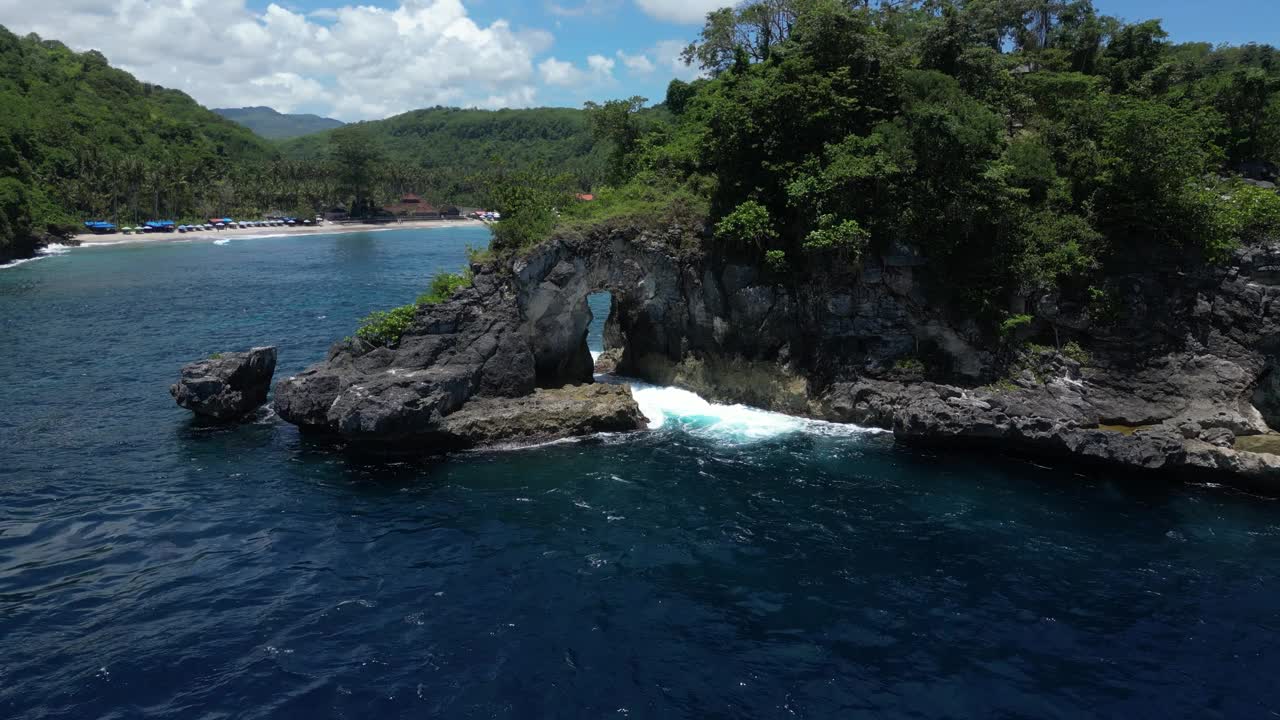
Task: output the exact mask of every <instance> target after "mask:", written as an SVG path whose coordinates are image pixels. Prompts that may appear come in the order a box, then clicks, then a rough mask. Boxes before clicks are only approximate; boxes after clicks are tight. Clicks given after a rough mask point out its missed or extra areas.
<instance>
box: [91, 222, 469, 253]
mask: <svg viewBox="0 0 1280 720" xmlns="http://www.w3.org/2000/svg"><path fill="white" fill-rule="evenodd" d="M484 226H485V223H483V222H481V221H479V220H470V219H467V220H405V221H403V222H397V223H379V224H370V225H363V224H356V225H351V224H338V223H328V222H326V223H324V224H322V225H312V226H307V225H302V226H298V227H258V228H235V229H226V230H208V231H200V232H186V233H180V232H176V231H175V232H171V233H147V234H144V235H125V234H124V233H118V232H117V233H107V234H105V235H88V234H85V235H77V236H76V239H77V240H79V241H80V245H81V246H83V247H89V246H92V245H123V244H127V243H136V244H139V245H142V244H146V243H159V242H175V241H179V240H181V241H189V240H221V239H224V238H237V237H238V238H253V237H285V236H288V235H336V234H338V233H358V232H376V231H379V230H409V229H417V228H422V229H426V230H429V229H432V228H441V229H443V228H456V227H484Z"/></svg>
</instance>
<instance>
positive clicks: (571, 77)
mask: <svg viewBox="0 0 1280 720" xmlns="http://www.w3.org/2000/svg"><path fill="white" fill-rule="evenodd" d="M615 65H616V63H615V62H614V61H613V59H612V58H607V57H605V56H603V55H591V56H589V57H588V58H587V66H586V68H585V69H584V68H580V67H578V66H576V65H574V64H573V63H571V62H565V61H563V60H557V59H556V58H554V57H549V58H547V59H546V60H543V61H542V62H541V63H538V72H539V73H540V74H541V75H542V81H543V82H544V83H546V84H548V85H559V86H561V87H577V88H583V87H589V86H590V87H594V86H598V85H604V84H607V83H611V82H613V68H614V66H615Z"/></svg>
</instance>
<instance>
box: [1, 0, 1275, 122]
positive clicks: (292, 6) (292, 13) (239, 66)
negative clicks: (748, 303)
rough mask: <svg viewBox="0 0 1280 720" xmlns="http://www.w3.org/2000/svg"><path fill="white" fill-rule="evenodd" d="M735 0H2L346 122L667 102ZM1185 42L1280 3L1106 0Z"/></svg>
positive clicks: (218, 93) (161, 69)
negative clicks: (429, 113) (424, 113)
mask: <svg viewBox="0 0 1280 720" xmlns="http://www.w3.org/2000/svg"><path fill="white" fill-rule="evenodd" d="M722 2H724V0H363V1H362V2H361V1H360V0H356V1H355V2H352V0H274V2H271V1H268V0H144V1H142V2H139V1H138V0H56V2H55V5H56V6H57V8H58V11H57V12H49V7H48V5H47V3H33V2H31V0H0V24H4V25H6V26H8V27H9V28H10V29H12V30H13V31H15V32H18V33H26V32H38V33H40V34H41V35H43V36H44V37H47V38H53V39H58V40H62V41H63V42H66V43H67V44H68V45H70V46H72V47H74V48H76V49H80V50H87V49H96V50H100V51H102V52H103V53H104V54H106V55H107V57H108V58H109V59H110V60H111V61H112V62H113V63H115V64H117V65H119V66H121V67H124V68H125V69H126V70H129V71H130V72H132V73H134V74H135V75H137V76H138V77H139V78H141V79H143V80H146V81H149V82H154V83H158V84H161V85H165V86H168V87H176V88H180V89H182V90H185V91H187V92H188V93H190V94H191V95H193V96H194V97H195V98H196V99H197V100H199V101H200V102H202V103H204V104H205V105H208V106H211V107H225V106H243V105H270V106H272V107H276V108H278V109H280V110H282V111H285V112H315V113H319V114H322V115H330V116H333V117H338V118H340V119H343V120H357V119H366V118H380V117H386V116H388V115H391V114H395V113H399V112H403V111H406V110H410V109H413V108H419V107H427V106H431V105H436V104H441V105H457V106H466V107H489V108H496V107H527V106H531V105H559V106H574V107H576V106H580V105H581V104H582V102H583V101H585V100H604V99H608V98H615V97H626V96H630V95H643V96H645V97H648V98H650V99H651V100H654V101H657V100H660V99H662V97H663V96H664V95H665V89H666V85H667V83H668V82H669V81H670V80H671V78H672V77H674V76H682V77H685V78H691V77H693V74H694V72H693V71H692V70H691V69H689V68H686V67H684V66H683V65H682V64H680V63H679V62H678V61H677V56H678V52H679V49H680V48H681V47H683V46H684V45H685V44H687V43H688V42H689V41H690V40H691V39H692V38H694V37H695V36H696V35H697V32H698V29H699V28H700V26H701V20H700V19H701V18H702V17H703V16H704V14H705V12H706V10H708V9H710V8H713V7H716V6H718V5H720V4H721V3H722ZM1095 4H1096V5H1097V7H1098V8H1099V10H1100V11H1102V12H1104V13H1107V14H1111V15H1117V16H1119V17H1121V18H1124V19H1126V20H1131V21H1136V20H1143V19H1148V18H1152V17H1159V18H1162V19H1163V20H1164V24H1165V28H1166V30H1168V31H1169V32H1170V34H1171V36H1172V38H1173V39H1174V40H1175V41H1209V42H1215V43H1219V42H1229V43H1243V42H1247V41H1250V40H1252V41H1257V42H1266V43H1271V44H1273V45H1277V46H1280V0H1219V2H1213V3H1210V2H1191V1H1190V0H1176V1H1167V0H1166V1H1160V0H1095Z"/></svg>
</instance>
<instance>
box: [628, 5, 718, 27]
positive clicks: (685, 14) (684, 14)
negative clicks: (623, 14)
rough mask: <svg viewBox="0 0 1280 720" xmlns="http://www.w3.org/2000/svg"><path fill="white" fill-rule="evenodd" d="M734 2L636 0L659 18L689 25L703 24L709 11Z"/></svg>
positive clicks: (646, 10) (648, 12)
mask: <svg viewBox="0 0 1280 720" xmlns="http://www.w3.org/2000/svg"><path fill="white" fill-rule="evenodd" d="M734 4H736V3H735V2H734V0H636V5H638V6H639V7H640V9H641V10H643V11H644V12H645V13H647V14H649V15H651V16H653V17H655V18H657V19H659V20H665V21H667V22H673V23H684V24H689V25H692V24H697V25H701V24H702V22H703V21H704V20H706V19H707V13H709V12H711V11H712V10H718V9H720V8H722V7H729V6H731V5H734Z"/></svg>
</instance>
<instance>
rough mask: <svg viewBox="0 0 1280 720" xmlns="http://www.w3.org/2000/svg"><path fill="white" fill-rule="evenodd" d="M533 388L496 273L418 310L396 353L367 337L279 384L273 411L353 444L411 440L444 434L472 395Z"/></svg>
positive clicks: (527, 356)
mask: <svg viewBox="0 0 1280 720" xmlns="http://www.w3.org/2000/svg"><path fill="white" fill-rule="evenodd" d="M533 389H534V364H533V354H532V353H531V352H530V349H529V344H528V342H527V340H526V338H525V333H524V332H523V322H522V320H521V317H520V313H519V310H518V309H517V307H516V305H515V302H514V299H513V298H512V296H511V293H510V291H509V289H508V288H506V287H505V285H503V284H501V283H498V282H497V281H496V279H495V278H494V276H493V274H492V273H481V274H479V275H477V276H476V280H475V285H474V287H472V288H469V289H466V290H464V291H463V292H461V293H460V294H459V295H457V296H455V298H454V299H452V300H450V301H448V302H445V303H441V304H439V305H431V306H425V307H423V308H421V309H420V310H419V311H418V316H417V318H416V319H415V321H414V323H413V326H412V327H411V328H410V330H409V331H408V332H406V333H405V335H404V337H402V338H401V340H400V342H399V344H398V345H397V346H396V347H395V348H385V347H382V348H370V347H368V346H365V345H364V344H363V342H362V341H360V340H358V339H357V340H346V341H343V342H340V343H338V344H336V345H334V346H333V348H331V349H330V351H329V357H328V359H327V360H326V361H325V362H323V363H320V364H318V365H315V366H313V367H311V368H309V369H307V370H306V371H304V372H302V373H299V374H298V375H295V376H293V377H290V378H286V379H284V380H282V381H280V383H279V384H278V385H277V386H276V399H275V407H276V412H277V413H279V415H280V416H281V417H282V418H284V419H285V420H288V421H289V422H291V423H294V424H295V425H298V426H300V427H302V428H304V429H309V430H317V431H325V432H332V433H337V434H340V435H342V436H344V437H347V438H351V439H356V440H359V439H368V440H373V441H377V442H384V443H394V442H397V441H403V442H409V441H414V440H420V439H422V438H427V437H430V436H433V435H435V434H437V433H438V432H440V428H441V421H442V420H443V418H444V417H446V416H447V415H449V414H450V413H452V412H454V411H455V410H457V409H458V408H460V407H461V406H462V405H463V403H465V402H466V401H467V400H469V399H470V398H471V397H472V396H483V397H496V398H512V397H520V396H523V395H527V394H529V393H531V392H533Z"/></svg>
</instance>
